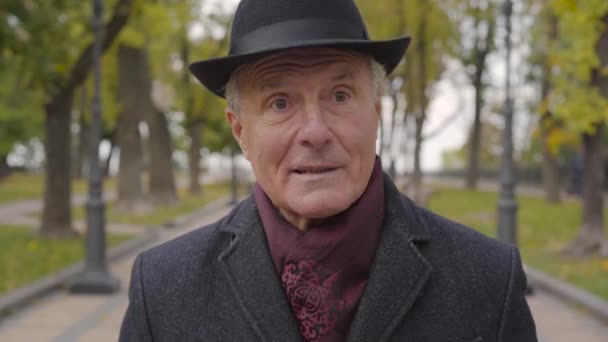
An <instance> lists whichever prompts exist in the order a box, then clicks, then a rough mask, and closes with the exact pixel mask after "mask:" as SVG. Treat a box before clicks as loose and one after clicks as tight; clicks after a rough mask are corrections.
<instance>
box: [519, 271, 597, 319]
mask: <svg viewBox="0 0 608 342" xmlns="http://www.w3.org/2000/svg"><path fill="white" fill-rule="evenodd" d="M524 269H525V272H526V276H527V278H528V282H529V283H530V285H532V287H534V288H540V289H542V290H544V291H547V292H549V293H551V294H552V295H555V296H557V297H558V298H559V299H561V300H563V301H565V302H567V303H570V304H574V305H577V306H580V307H581V308H583V309H584V310H585V311H587V312H588V313H589V314H591V315H593V316H594V317H595V318H597V319H598V320H600V321H602V322H604V323H608V301H606V300H604V299H602V298H600V297H598V296H596V295H594V294H592V293H590V292H587V291H584V290H582V289H580V288H578V287H576V286H573V285H571V284H568V283H566V282H565V281H563V280H560V279H557V278H555V277H553V276H550V275H548V274H546V273H544V272H542V271H539V270H537V269H535V268H533V267H530V266H528V265H524Z"/></svg>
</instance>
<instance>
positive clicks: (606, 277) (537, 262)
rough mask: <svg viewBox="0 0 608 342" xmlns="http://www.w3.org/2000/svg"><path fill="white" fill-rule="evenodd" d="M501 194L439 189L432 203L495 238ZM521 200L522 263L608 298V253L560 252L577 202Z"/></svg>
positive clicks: (577, 216) (575, 222) (575, 224)
mask: <svg viewBox="0 0 608 342" xmlns="http://www.w3.org/2000/svg"><path fill="white" fill-rule="evenodd" d="M497 199H498V195H497V193H493V192H481V191H467V190H460V189H452V188H435V189H434V190H433V195H432V196H431V199H430V201H429V208H430V209H431V210H433V211H434V212H436V213H438V214H440V215H442V216H445V217H448V218H450V219H452V220H454V221H458V222H461V223H463V224H466V225H468V226H470V227H473V228H475V229H477V230H479V231H480V232H482V233H483V234H486V235H488V236H491V237H495V236H496V216H497V214H496V210H497V209H496V207H497ZM518 203H519V210H518V227H517V229H518V245H519V248H520V250H521V254H522V258H523V259H524V262H525V263H527V264H529V265H531V266H533V267H535V268H537V269H540V270H543V271H545V272H547V273H549V274H551V275H553V276H555V277H557V278H560V279H562V280H564V281H567V282H569V283H571V284H573V285H575V286H577V287H580V288H583V289H585V290H588V291H590V292H592V293H594V294H596V295H598V296H600V297H602V298H604V299H606V300H608V258H604V259H602V258H600V257H587V258H573V257H568V256H565V255H563V254H562V253H560V251H561V250H562V249H563V248H564V247H565V246H566V245H567V244H568V243H569V242H571V241H572V240H573V239H574V238H575V237H576V234H577V233H578V229H579V226H580V220H581V213H580V212H581V208H580V205H579V203H578V202H574V201H565V202H563V203H560V204H549V203H547V202H545V201H544V199H542V198H540V197H530V196H518ZM607 214H608V212H607ZM605 217H607V218H608V215H605ZM607 224H608V222H607Z"/></svg>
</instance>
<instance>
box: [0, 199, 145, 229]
mask: <svg viewBox="0 0 608 342" xmlns="http://www.w3.org/2000/svg"><path fill="white" fill-rule="evenodd" d="M115 198H116V192H115V191H113V190H109V191H104V201H105V202H106V203H108V202H111V201H113V200H114V199H115ZM86 202H87V194H86V193H84V194H74V195H72V207H78V206H83V205H85V204H86ZM41 212H42V200H41V199H29V200H21V201H16V202H11V203H2V204H0V224H6V225H16V226H24V227H37V226H38V225H39V224H40V218H38V217H36V213H41ZM73 225H74V229H76V230H77V231H79V232H84V231H85V222H84V221H82V220H75V221H74V222H73ZM106 229H107V231H108V232H111V233H124V234H138V233H141V232H142V231H144V230H145V227H141V226H136V225H129V224H122V223H120V224H119V223H107V227H106Z"/></svg>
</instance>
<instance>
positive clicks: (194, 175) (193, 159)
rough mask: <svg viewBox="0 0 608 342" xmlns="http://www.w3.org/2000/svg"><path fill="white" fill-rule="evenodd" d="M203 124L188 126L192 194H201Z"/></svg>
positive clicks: (198, 121) (195, 122)
mask: <svg viewBox="0 0 608 342" xmlns="http://www.w3.org/2000/svg"><path fill="white" fill-rule="evenodd" d="M202 126H203V123H202V122H201V121H200V120H197V121H193V122H191V123H190V124H189V125H188V135H190V147H189V158H188V165H189V168H190V187H189V189H190V194H192V195H200V194H201V182H200V176H201V165H200V164H201V131H202Z"/></svg>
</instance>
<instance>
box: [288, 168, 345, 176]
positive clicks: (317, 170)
mask: <svg viewBox="0 0 608 342" xmlns="http://www.w3.org/2000/svg"><path fill="white" fill-rule="evenodd" d="M336 169H337V168H335V167H322V168H301V169H295V170H294V172H295V173H297V174H299V175H315V174H322V173H327V172H331V171H334V170H336Z"/></svg>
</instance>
